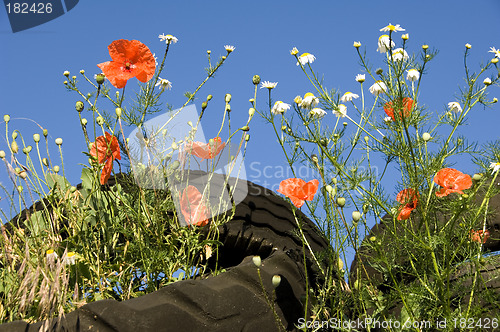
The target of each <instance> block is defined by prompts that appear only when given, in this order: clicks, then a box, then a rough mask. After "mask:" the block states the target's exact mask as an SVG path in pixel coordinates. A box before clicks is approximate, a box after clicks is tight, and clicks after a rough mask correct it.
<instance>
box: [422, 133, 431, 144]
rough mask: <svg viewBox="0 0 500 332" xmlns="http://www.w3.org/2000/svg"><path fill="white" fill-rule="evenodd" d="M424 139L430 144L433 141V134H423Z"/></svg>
mask: <svg viewBox="0 0 500 332" xmlns="http://www.w3.org/2000/svg"><path fill="white" fill-rule="evenodd" d="M422 139H423V140H424V141H426V142H428V141H429V140H430V139H431V134H429V133H423V134H422Z"/></svg>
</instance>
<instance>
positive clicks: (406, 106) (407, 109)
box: [384, 97, 414, 121]
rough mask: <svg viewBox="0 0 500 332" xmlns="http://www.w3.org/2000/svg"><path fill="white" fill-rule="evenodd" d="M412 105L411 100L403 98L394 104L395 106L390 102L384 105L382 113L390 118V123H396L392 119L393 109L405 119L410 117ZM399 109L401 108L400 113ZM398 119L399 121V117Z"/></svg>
mask: <svg viewBox="0 0 500 332" xmlns="http://www.w3.org/2000/svg"><path fill="white" fill-rule="evenodd" d="M413 104H414V102H413V99H411V98H408V97H404V98H403V100H401V102H400V103H396V106H394V103H393V102H392V101H390V102H388V103H385V105H384V111H385V114H387V115H388V116H390V117H391V119H392V121H396V119H395V117H394V108H395V107H396V110H397V114H403V116H404V117H405V118H406V117H408V116H409V115H410V113H411V110H412V109H413ZM401 107H402V108H403V110H402V112H401ZM399 119H401V117H400V118H399Z"/></svg>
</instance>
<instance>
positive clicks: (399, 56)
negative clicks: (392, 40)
mask: <svg viewBox="0 0 500 332" xmlns="http://www.w3.org/2000/svg"><path fill="white" fill-rule="evenodd" d="M408 58H409V57H408V53H406V51H405V50H404V49H402V48H396V49H395V50H393V51H392V61H401V60H405V61H406V60H408Z"/></svg>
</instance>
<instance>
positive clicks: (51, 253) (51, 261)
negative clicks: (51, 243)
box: [45, 249, 59, 265]
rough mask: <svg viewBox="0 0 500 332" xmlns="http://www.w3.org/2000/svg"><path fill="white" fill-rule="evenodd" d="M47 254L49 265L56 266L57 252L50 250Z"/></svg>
mask: <svg viewBox="0 0 500 332" xmlns="http://www.w3.org/2000/svg"><path fill="white" fill-rule="evenodd" d="M45 254H46V258H47V263H48V264H49V265H54V264H55V263H56V260H57V257H59V256H57V252H55V251H54V250H53V249H49V250H47V251H46V252H45Z"/></svg>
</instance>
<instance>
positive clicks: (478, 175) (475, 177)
mask: <svg viewBox="0 0 500 332" xmlns="http://www.w3.org/2000/svg"><path fill="white" fill-rule="evenodd" d="M482 178H483V175H482V174H478V173H476V174H474V175H473V176H472V180H474V181H479V180H481V179H482Z"/></svg>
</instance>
